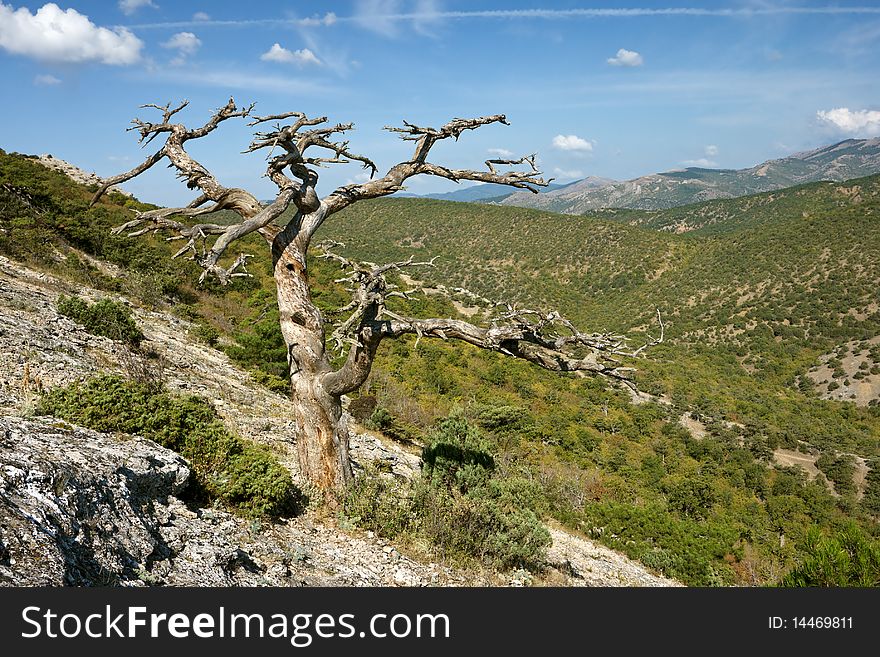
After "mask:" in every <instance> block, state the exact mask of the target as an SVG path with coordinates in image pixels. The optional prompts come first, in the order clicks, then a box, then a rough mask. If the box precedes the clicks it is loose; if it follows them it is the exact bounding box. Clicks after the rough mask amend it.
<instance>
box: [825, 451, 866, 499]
mask: <svg viewBox="0 0 880 657" xmlns="http://www.w3.org/2000/svg"><path fill="white" fill-rule="evenodd" d="M816 467H817V468H819V470H821V471H822V473H823V474H824V475H825V476H826V477H828V478H829V479H830V480H831V481H832V482H834V490H835V491H836V492H838V493H840V494H841V495H847V494H853V493H855V492H856V486H855V483H854V481H853V477H854V476H855V472H856V460H855V458H853V456H851V455H850V454H837V455H835V454H829V453H827V452H823V453H822V454H821V455H820V456H819V458H818V459H817V460H816Z"/></svg>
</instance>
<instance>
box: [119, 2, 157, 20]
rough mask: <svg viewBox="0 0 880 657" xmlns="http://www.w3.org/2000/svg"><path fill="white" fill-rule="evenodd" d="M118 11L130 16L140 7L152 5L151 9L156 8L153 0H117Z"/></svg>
mask: <svg viewBox="0 0 880 657" xmlns="http://www.w3.org/2000/svg"><path fill="white" fill-rule="evenodd" d="M118 5H119V11H121V12H122V13H123V14H125V15H126V16H131V15H132V14H133V13H135V12H136V11H137V10H138V9H140V8H141V7H152V8H153V9H158V8H159V7H157V6H156V5H155V4H154V3H153V0H119V3H118Z"/></svg>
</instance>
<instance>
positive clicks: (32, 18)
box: [0, 2, 144, 65]
mask: <svg viewBox="0 0 880 657" xmlns="http://www.w3.org/2000/svg"><path fill="white" fill-rule="evenodd" d="M143 45H144V44H143V42H142V41H141V40H140V39H138V38H137V37H136V36H135V35H134V34H132V33H131V32H129V31H128V30H126V29H125V28H124V27H116V28H113V29H112V30H111V29H107V28H106V27H98V26H97V25H95V24H94V23H92V22H91V21H90V20H89V18H88V16H84V15H83V14H80V13H79V12H78V11H76V10H75V9H68V10H66V11H64V10H62V9H61V8H59V7H58V5H56V4H52V3H48V4H45V5H43V6H42V7H40V8H39V9H38V10H37V13H36V14H31V12H30V10H29V9H27V8H25V7H22V8H21V9H16V10H13V8H12V7H11V6H10V5H6V4H4V3H2V2H0V48H3V49H4V50H7V51H9V52H11V53H13V54H16V55H25V56H26V57H33V58H35V59H40V60H43V61H51V62H69V63H81V62H100V63H102V64H111V65H125V64H133V63H135V62H136V61H138V60H139V59H140V56H141V48H142V47H143Z"/></svg>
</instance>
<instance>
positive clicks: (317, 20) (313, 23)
mask: <svg viewBox="0 0 880 657" xmlns="http://www.w3.org/2000/svg"><path fill="white" fill-rule="evenodd" d="M336 20H337V19H336V14H334V13H333V12H332V11H328V12H327V13H326V14H324V16H312V17H311V18H302V19H300V20H299V24H300V25H301V26H302V27H317V26H319V25H324V26H325V27H329V26H330V25H333V24H334V23H335V22H336Z"/></svg>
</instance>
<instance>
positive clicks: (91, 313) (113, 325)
mask: <svg viewBox="0 0 880 657" xmlns="http://www.w3.org/2000/svg"><path fill="white" fill-rule="evenodd" d="M58 312H59V313H61V314H62V315H64V316H66V317H69V318H70V319H72V320H73V321H74V322H76V323H77V324H81V325H82V326H83V327H84V328H85V329H86V331H88V332H89V333H91V334H92V335H102V336H104V337H106V338H110V339H111V340H117V341H119V342H124V343H126V344H129V345H132V346H137V345H139V344H140V343H141V342H142V341H143V340H144V334H143V333H142V332H141V330H140V329H139V328H138V326H137V324H135V322H134V319H133V318H132V316H131V311H130V310H129V309H128V308H126V307H125V306H124V305H122V304H121V303H117V302H116V301H113V300H112V299H101V300H100V301H98V302H97V303H93V304H90V303H89V302H88V301H85V300H84V299H81V298H80V297H68V296H64V295H63V294H62V295H61V296H60V297H59V298H58Z"/></svg>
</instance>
